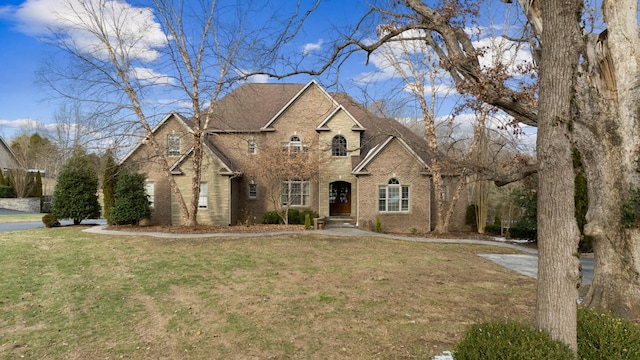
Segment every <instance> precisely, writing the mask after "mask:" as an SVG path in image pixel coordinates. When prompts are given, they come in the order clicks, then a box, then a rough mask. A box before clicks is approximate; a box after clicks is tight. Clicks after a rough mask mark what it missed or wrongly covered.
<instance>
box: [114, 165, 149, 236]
mask: <svg viewBox="0 0 640 360" xmlns="http://www.w3.org/2000/svg"><path fill="white" fill-rule="evenodd" d="M145 179H146V175H144V174H129V173H122V174H120V175H118V182H117V184H116V188H115V202H114V204H113V208H112V209H111V216H110V221H111V222H112V223H114V224H119V225H121V224H133V225H138V223H139V222H140V220H142V219H148V218H149V217H151V207H150V204H151V203H150V202H149V197H148V196H147V194H146V193H145V189H144V182H145Z"/></svg>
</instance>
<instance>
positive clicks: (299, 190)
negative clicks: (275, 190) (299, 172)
mask: <svg viewBox="0 0 640 360" xmlns="http://www.w3.org/2000/svg"><path fill="white" fill-rule="evenodd" d="M309 193H310V191H309V182H308V181H304V180H292V181H283V182H282V193H281V199H282V205H287V204H289V205H290V206H309V203H310V201H309V198H310V197H309Z"/></svg>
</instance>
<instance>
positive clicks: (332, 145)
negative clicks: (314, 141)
mask: <svg viewBox="0 0 640 360" xmlns="http://www.w3.org/2000/svg"><path fill="white" fill-rule="evenodd" d="M338 137H341V138H342V139H344V149H341V148H336V146H335V140H336V139H337V138H338ZM347 144H348V142H347V138H346V137H344V135H336V136H334V137H333V138H331V156H333V157H347ZM335 150H337V151H339V152H340V153H341V154H338V155H336V154H335V152H336V151H335ZM342 153H344V155H342Z"/></svg>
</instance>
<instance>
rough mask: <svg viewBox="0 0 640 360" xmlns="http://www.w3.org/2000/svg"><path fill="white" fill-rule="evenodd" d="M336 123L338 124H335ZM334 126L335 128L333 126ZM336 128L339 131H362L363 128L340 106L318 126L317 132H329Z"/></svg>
mask: <svg viewBox="0 0 640 360" xmlns="http://www.w3.org/2000/svg"><path fill="white" fill-rule="evenodd" d="M335 123H338V124H335ZM334 124H335V126H334ZM335 128H338V129H340V130H341V131H344V130H350V131H364V130H365V128H364V126H362V124H360V122H358V120H356V119H355V118H354V117H353V116H352V115H351V114H350V113H349V112H348V111H347V109H345V108H344V107H343V106H342V105H339V106H338V107H337V108H336V109H335V110H334V111H333V112H332V113H331V114H329V116H327V118H326V119H325V120H324V121H322V122H321V123H320V125H318V127H317V128H316V130H318V131H330V130H332V129H335Z"/></svg>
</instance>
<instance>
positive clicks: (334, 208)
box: [329, 181, 351, 216]
mask: <svg viewBox="0 0 640 360" xmlns="http://www.w3.org/2000/svg"><path fill="white" fill-rule="evenodd" d="M329 215H330V216H337V215H347V216H349V215H351V183H348V182H346V181H336V182H332V183H330V184H329Z"/></svg>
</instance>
